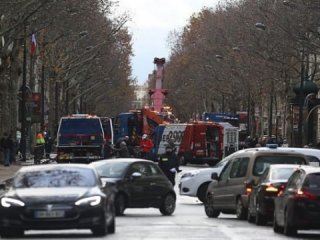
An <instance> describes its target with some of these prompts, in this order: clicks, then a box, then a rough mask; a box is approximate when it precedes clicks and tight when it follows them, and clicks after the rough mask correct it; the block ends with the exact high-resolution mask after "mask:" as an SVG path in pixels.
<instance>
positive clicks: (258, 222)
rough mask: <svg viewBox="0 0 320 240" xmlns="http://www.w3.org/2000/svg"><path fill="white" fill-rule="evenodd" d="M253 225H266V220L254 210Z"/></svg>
mask: <svg viewBox="0 0 320 240" xmlns="http://www.w3.org/2000/svg"><path fill="white" fill-rule="evenodd" d="M255 223H256V225H258V226H263V225H266V223H267V220H266V218H265V216H264V215H262V214H261V213H259V211H258V210H256V219H255Z"/></svg>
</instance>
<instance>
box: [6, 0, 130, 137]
mask: <svg viewBox="0 0 320 240" xmlns="http://www.w3.org/2000/svg"><path fill="white" fill-rule="evenodd" d="M116 7H117V5H116V4H115V3H114V2H112V1H111V0H90V1H79V0H61V1H60V0H59V1H57V0H10V1H8V0H0V112H1V114H0V134H1V133H3V132H4V131H14V130H15V129H16V127H17V126H19V121H18V113H19V109H18V105H19V104H18V100H19V98H20V100H21V94H20V95H19V97H18V93H19V91H20V92H21V91H22V84H23V80H24V79H25V81H26V87H27V90H26V94H27V97H28V95H29V91H30V92H40V93H43V95H44V101H43V102H44V103H45V104H44V108H43V110H42V113H43V115H42V118H45V119H42V125H47V124H48V128H49V129H51V130H54V128H55V127H56V124H57V121H58V120H59V118H60V117H61V116H63V115H66V114H70V113H77V112H78V113H81V112H82V113H84V112H94V113H96V114H98V115H102V116H110V115H115V114H116V113H118V112H119V111H121V110H126V109H127V108H128V106H129V104H130V103H131V101H132V98H133V95H134V83H135V81H134V79H132V77H131V63H130V57H131V56H132V54H133V53H132V43H131V35H130V33H129V32H128V29H127V28H126V27H125V23H126V22H127V21H128V20H129V17H128V16H127V15H126V14H122V15H119V16H117V17H115V16H114V15H113V11H114V10H115V8H116ZM31 39H33V43H32V42H31ZM35 41H36V43H35ZM32 44H36V48H35V50H36V51H35V52H34V51H33V49H32V47H31V45H32ZM27 107H28V106H27ZM31 107H32V106H31ZM20 111H21V109H20ZM28 111H29V110H28V109H27V110H26V113H27V115H26V116H27V117H28ZM20 120H21V119H20ZM29 120H30V119H28V120H27V121H29ZM28 123H30V122H28ZM42 127H44V126H42Z"/></svg>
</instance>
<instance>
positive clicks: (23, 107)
mask: <svg viewBox="0 0 320 240" xmlns="http://www.w3.org/2000/svg"><path fill="white" fill-rule="evenodd" d="M22 72H23V74H22V89H21V98H22V99H21V140H20V148H21V155H22V159H21V160H22V161H24V162H25V161H26V160H27V157H26V148H27V145H26V143H27V141H26V137H27V136H26V135H27V129H26V128H27V119H26V97H27V25H26V22H25V23H24V28H23V69H22Z"/></svg>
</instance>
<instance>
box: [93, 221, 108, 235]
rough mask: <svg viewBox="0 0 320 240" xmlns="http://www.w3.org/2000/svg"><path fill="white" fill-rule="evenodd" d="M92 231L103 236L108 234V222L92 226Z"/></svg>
mask: <svg viewBox="0 0 320 240" xmlns="http://www.w3.org/2000/svg"><path fill="white" fill-rule="evenodd" d="M91 232H92V233H93V235H94V236H97V237H102V236H105V235H107V226H106V223H105V224H103V225H100V226H97V227H93V228H91Z"/></svg>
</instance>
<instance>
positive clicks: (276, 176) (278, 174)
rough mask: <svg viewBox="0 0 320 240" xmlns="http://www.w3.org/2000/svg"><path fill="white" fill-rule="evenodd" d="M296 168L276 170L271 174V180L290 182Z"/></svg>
mask: <svg viewBox="0 0 320 240" xmlns="http://www.w3.org/2000/svg"><path fill="white" fill-rule="evenodd" d="M295 170H296V168H275V169H272V172H271V174H270V175H271V177H270V179H271V180H288V179H289V177H290V176H291V175H292V173H293V172H294V171H295Z"/></svg>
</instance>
